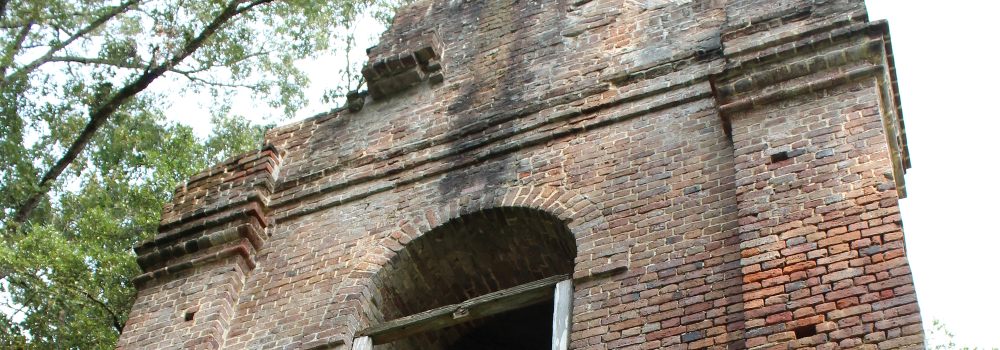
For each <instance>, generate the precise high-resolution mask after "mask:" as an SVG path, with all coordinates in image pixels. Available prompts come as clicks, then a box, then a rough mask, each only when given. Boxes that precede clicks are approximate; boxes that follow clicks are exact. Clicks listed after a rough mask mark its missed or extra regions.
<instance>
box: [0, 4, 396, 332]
mask: <svg viewBox="0 0 1000 350" xmlns="http://www.w3.org/2000/svg"><path fill="white" fill-rule="evenodd" d="M397 5H398V1H396V0H330V1H315V0H199V1H185V0H157V1H153V0H0V48H2V52H0V205H2V207H3V210H2V211H0V225H2V227H0V235H2V239H3V241H4V244H2V245H0V311H2V314H3V317H2V318H0V347H2V348H12V349H17V348H87V349H89V348H111V347H113V346H114V344H115V342H116V341H117V338H118V335H119V334H120V332H121V329H122V327H123V326H124V324H125V322H126V321H127V316H128V312H129V309H130V307H131V305H132V303H133V302H134V299H135V288H134V286H132V285H131V283H130V281H129V280H130V278H131V277H133V276H136V275H138V274H139V272H140V270H139V267H138V265H137V264H136V263H135V256H134V253H133V252H132V251H131V247H132V246H133V245H134V244H135V243H137V242H140V241H142V240H144V239H147V238H149V237H152V235H154V234H155V232H156V228H157V225H158V222H159V216H160V210H161V208H162V206H163V204H164V203H165V202H166V201H168V200H169V199H170V196H171V194H172V192H173V189H174V188H175V187H176V186H177V184H179V183H180V182H182V181H185V180H186V179H187V177H188V176H190V175H191V174H193V173H195V172H197V171H199V170H201V169H204V168H205V167H207V166H209V165H211V164H212V163H215V162H218V161H221V160H222V159H225V158H226V157H229V156H232V155H235V154H238V153H241V152H244V151H247V150H252V149H255V148H258V147H259V146H261V145H260V142H261V141H262V139H263V132H264V131H265V130H266V128H267V127H266V126H261V125H254V124H252V123H250V121H249V120H248V119H246V118H242V117H239V116H231V115H230V114H229V110H230V109H229V103H230V101H231V98H232V96H234V94H236V93H238V92H240V93H251V94H254V95H255V96H257V97H258V98H259V99H260V101H262V103H264V104H267V105H269V106H271V107H275V108H279V109H281V110H282V111H283V114H284V115H286V116H290V115H292V114H294V113H295V111H296V110H298V109H299V108H301V107H303V106H304V105H305V104H306V103H307V102H308V100H307V99H306V98H305V95H304V93H303V92H304V89H305V88H306V87H307V86H308V84H309V75H308V74H307V72H303V71H302V70H301V69H299V68H297V66H296V64H295V62H296V61H298V60H301V59H305V58H311V57H316V56H317V55H319V54H322V53H326V52H330V51H331V50H341V52H343V51H345V50H346V49H350V48H351V47H352V46H353V45H355V44H356V41H355V38H354V37H353V35H352V34H351V33H353V31H352V26H353V25H354V23H355V21H356V20H357V19H358V18H359V16H361V15H369V16H374V17H376V18H378V19H381V20H383V21H387V20H388V19H390V15H391V14H392V13H393V11H394V9H395V6H397ZM357 68H358V67H356V66H351V65H349V64H345V65H343V66H337V67H335V69H336V70H337V72H335V73H336V74H339V75H340V76H341V77H342V79H341V82H340V83H339V85H336V86H332V87H331V90H330V91H331V93H330V94H328V95H327V97H338V96H342V95H343V94H345V93H346V92H347V91H348V90H349V89H351V88H354V87H356V86H359V85H360V83H361V81H360V75H359V74H357ZM323 73H324V74H325V75H327V76H329V75H330V73H331V72H323ZM157 81H165V82H166V84H168V86H169V88H166V89H149V87H150V86H151V85H152V84H154V82H157ZM157 84H159V83H157ZM182 94H208V95H209V96H212V97H213V98H214V99H215V100H216V101H217V103H216V104H214V105H213V106H212V111H213V114H214V115H215V117H213V120H212V122H213V125H214V129H213V131H212V134H211V135H210V136H209V137H208V138H207V139H201V138H199V137H198V136H197V133H196V132H195V131H194V130H192V129H191V128H190V127H187V126H184V125H180V124H178V123H176V122H171V121H169V120H168V119H167V117H166V116H165V113H164V111H165V110H166V108H167V107H168V106H169V105H170V104H171V103H174V102H177V101H171V99H172V98H176V97H177V96H179V95H181V96H182Z"/></svg>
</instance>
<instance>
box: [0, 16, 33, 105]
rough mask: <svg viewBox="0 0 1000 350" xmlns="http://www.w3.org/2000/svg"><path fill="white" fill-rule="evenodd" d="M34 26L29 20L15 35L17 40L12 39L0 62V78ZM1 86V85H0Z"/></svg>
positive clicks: (12, 61) (5, 72)
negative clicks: (11, 43)
mask: <svg viewBox="0 0 1000 350" xmlns="http://www.w3.org/2000/svg"><path fill="white" fill-rule="evenodd" d="M4 5H6V4H4ZM33 25H35V22H34V21H33V20H29V21H28V23H25V24H24V26H22V27H21V31H20V32H18V33H17V38H16V39H14V42H13V45H12V46H11V47H10V48H9V49H8V50H7V54H5V55H4V57H3V62H0V77H2V76H4V75H6V74H7V68H10V65H11V64H13V63H14V55H16V54H17V52H18V51H21V48H22V45H24V39H25V38H27V37H28V33H30V32H31V26H33ZM0 86H2V85H0Z"/></svg>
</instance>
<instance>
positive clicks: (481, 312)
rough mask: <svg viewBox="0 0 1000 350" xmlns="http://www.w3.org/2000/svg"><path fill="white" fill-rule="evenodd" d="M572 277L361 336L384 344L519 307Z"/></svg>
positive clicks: (414, 317) (538, 283)
mask: <svg viewBox="0 0 1000 350" xmlns="http://www.w3.org/2000/svg"><path fill="white" fill-rule="evenodd" d="M569 278H570V277H569V275H557V276H552V277H548V278H544V279H540V280H537V281H534V282H530V283H525V284H522V285H520V286H517V287H513V288H508V289H504V290H501V291H497V292H493V293H490V294H486V295H482V296H478V297H475V298H472V299H469V300H466V301H465V302H462V303H460V304H451V305H448V306H443V307H439V308H437V309H433V310H428V311H424V312H421V313H419V314H414V315H410V316H406V317H403V318H399V319H395V320H392V321H389V322H385V323H382V324H379V325H375V326H372V327H369V328H367V329H365V330H363V331H361V332H360V333H358V336H368V337H371V339H372V341H373V343H374V344H385V343H388V342H391V341H394V340H399V339H403V338H406V337H409V336H411V335H414V334H418V333H423V332H427V331H433V330H437V329H441V328H445V327H450V326H454V325H456V324H459V323H463V322H468V321H472V320H475V319H478V318H482V317H486V316H490V315H496V314H498V313H502V312H506V311H511V310H516V309H520V308H522V307H525V306H529V305H533V304H536V303H539V302H543V301H549V300H552V298H553V291H554V290H555V286H556V284H557V283H559V282H561V281H565V280H569Z"/></svg>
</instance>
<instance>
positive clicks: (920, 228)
mask: <svg viewBox="0 0 1000 350" xmlns="http://www.w3.org/2000/svg"><path fill="white" fill-rule="evenodd" d="M998 10H1000V5H998V2H996V1H987V0H980V1H972V0H956V1H929V0H927V1H914V0H868V11H869V17H870V18H871V20H877V19H887V20H889V27H890V31H891V33H892V47H893V51H894V53H895V56H896V68H897V73H898V78H899V85H900V91H901V95H902V105H903V114H904V120H905V123H906V134H907V138H908V142H909V149H910V156H911V159H912V163H913V168H912V169H910V170H909V173H908V174H907V175H906V188H907V191H908V198H906V199H904V200H902V201H901V207H902V213H903V222H904V224H905V227H904V229H905V235H906V247H907V250H908V253H907V256H908V257H909V261H910V267H911V268H912V271H913V276H914V284H915V285H916V288H917V296H918V298H919V303H920V308H921V313H922V315H923V319H924V325H925V327H929V326H930V324H931V321H932V319H934V318H937V319H940V320H942V321H943V322H945V324H947V325H948V329H949V330H950V331H951V332H952V333H955V334H956V337H955V340H956V343H958V344H959V345H963V344H965V345H969V346H979V347H991V348H992V347H1000V340H998V338H1000V337H998V336H997V335H996V333H994V332H997V329H996V326H997V325H998V322H997V321H996V315H1000V282H997V281H996V279H997V278H998V277H1000V274H998V271H997V267H998V266H1000V264H998V263H997V261H998V256H1000V253H998V249H1000V229H998V225H996V224H995V223H993V222H991V221H989V220H992V219H994V218H998V217H1000V213H997V212H996V210H997V209H998V208H997V204H996V202H997V201H998V200H1000V190H998V187H997V186H996V184H995V183H994V181H995V180H996V178H997V170H998V168H997V164H996V160H997V156H996V151H994V148H995V146H994V145H993V142H994V141H998V139H1000V137H998V136H997V135H996V133H997V132H998V129H1000V115H998V114H1000V113H998V112H997V108H993V109H988V108H987V105H988V104H989V103H997V101H998V100H1000V96H998V95H997V92H998V89H997V88H996V85H995V84H996V82H998V81H1000V74H998V70H997V69H996V68H995V63H996V62H997V59H998V58H997V57H998V55H997V53H998V49H997V45H998V44H1000V40H998V38H997V37H998V36H1000V30H998V29H997V24H998V21H1000V20H998V19H997V17H996V16H997V14H998V13H1000V11H998ZM381 30H382V29H381V28H379V27H378V26H377V25H376V24H375V22H374V21H369V22H367V25H366V28H365V29H360V30H359V33H361V34H360V35H359V36H361V37H367V36H369V35H370V34H371V33H376V32H380V31H381ZM360 46H361V47H367V46H365V45H360ZM369 46H370V45H369ZM355 55H359V56H357V57H358V58H364V51H363V50H359V51H357V52H355ZM326 60H329V58H327V59H326ZM324 63H327V64H324ZM303 67H304V68H306V69H309V71H310V72H311V73H312V76H313V77H314V78H313V81H314V82H316V83H315V84H314V86H313V87H311V88H310V90H309V94H310V96H312V97H313V98H315V100H314V101H315V102H314V103H313V105H312V106H310V107H308V108H306V109H305V110H303V111H301V112H300V113H298V115H297V117H296V118H295V119H296V120H297V119H302V118H306V117H309V116H311V115H315V114H317V113H320V112H323V111H325V110H328V109H329V108H330V106H323V105H319V103H318V97H319V96H320V95H321V94H322V90H323V89H324V88H329V87H330V86H323V85H319V84H322V82H324V81H330V80H331V79H335V78H336V77H335V72H332V71H330V68H329V67H331V65H329V64H328V61H324V60H320V61H317V62H312V63H304V64H303ZM198 100H199V99H198V98H197V97H196V96H189V97H188V98H187V99H186V100H185V101H186V103H185V104H184V105H182V106H181V105H178V106H175V107H174V108H172V109H170V110H168V117H170V118H172V119H174V120H177V121H180V122H182V123H185V124H188V125H191V126H193V127H195V129H196V130H197V131H198V133H199V134H200V135H202V136H204V135H207V134H208V132H209V131H210V126H209V123H208V120H209V118H208V113H207V112H204V111H199V110H198V109H197V108H195V106H196V104H195V103H192V102H191V101H198ZM201 103H210V101H204V100H202V101H201ZM234 112H235V113H238V114H243V115H244V116H246V117H250V118H257V119H258V120H259V114H260V113H259V109H255V108H254V107H252V106H251V105H250V104H249V103H245V104H241V106H237V107H235V108H234ZM272 121H274V120H272ZM277 122H278V123H279V124H284V123H288V122H289V121H277ZM994 254H996V255H994Z"/></svg>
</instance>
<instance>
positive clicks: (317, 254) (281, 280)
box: [119, 0, 923, 349]
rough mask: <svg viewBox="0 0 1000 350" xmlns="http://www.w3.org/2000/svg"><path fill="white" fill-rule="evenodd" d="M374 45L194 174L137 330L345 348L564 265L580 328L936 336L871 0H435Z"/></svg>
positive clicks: (617, 338) (768, 343) (145, 260)
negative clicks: (254, 144) (299, 107)
mask: <svg viewBox="0 0 1000 350" xmlns="http://www.w3.org/2000/svg"><path fill="white" fill-rule="evenodd" d="M369 57H370V60H369V62H368V65H367V66H366V68H365V70H364V71H363V74H364V75H365V77H366V79H367V81H368V86H369V89H370V90H371V91H370V92H367V93H360V94H352V95H351V96H350V97H349V102H348V106H349V108H345V109H340V110H335V111H332V112H330V113H327V114H323V115H319V116H316V117H313V118H310V119H307V120H305V121H302V122H299V123H295V124H291V125H286V126H282V127H278V128H275V129H273V130H270V131H269V132H268V133H267V136H266V140H265V144H267V145H268V147H266V148H265V149H264V150H263V151H261V152H256V153H252V154H248V155H246V156H245V157H241V158H238V159H235V160H231V161H229V162H226V163H224V164H222V165H219V166H217V167H215V168H213V169H209V170H208V171H206V172H205V173H203V174H200V175H198V176H196V177H195V178H194V179H192V181H191V182H189V183H188V184H187V185H186V186H183V187H181V188H179V189H178V193H177V195H176V196H175V200H174V201H173V202H172V203H171V204H169V205H168V206H167V207H166V208H165V209H164V221H163V223H162V224H161V233H160V234H159V235H158V236H157V237H156V239H154V240H152V241H150V242H145V243H143V244H142V245H140V246H138V247H136V252H137V254H138V255H139V261H140V265H141V266H142V267H143V268H144V269H145V270H146V271H147V273H146V274H144V275H142V276H139V277H137V278H136V280H135V282H136V283H137V286H138V287H139V289H140V296H139V300H138V301H137V302H136V305H135V306H134V308H133V311H132V314H131V317H130V319H129V323H128V325H127V327H126V331H125V333H124V334H123V335H122V337H121V340H120V341H119V347H121V348H171V347H173V348H182V347H193V346H194V345H195V344H199V345H200V346H203V347H205V348H231V349H241V348H255V349H257V348H261V349H263V348H267V349H270V348H287V349H349V348H350V347H351V345H352V343H353V341H354V338H355V336H356V335H357V334H358V332H359V331H361V330H362V329H365V328H367V327H370V326H373V325H377V324H380V323H383V322H386V321H388V320H392V319H395V318H398V317H401V316H406V315H409V314H413V313H416V312H420V311H423V310H427V309H431V308H434V307H438V306H442V305H446V304H450V303H455V302H459V301H462V300H466V299H468V298H471V297H475V296H479V295H483V294H486V293H490V292H493V291H497V290H501V289H504V288H509V287H512V286H515V285H518V284H522V283H526V282H530V281H534V280H537V279H541V278H545V277H550V276H554V275H559V274H569V275H571V276H572V277H573V278H574V280H575V293H574V303H573V319H572V320H573V333H572V335H571V344H570V347H571V348H577V349H610V348H614V349H626V348H627V349H640V348H642V349H646V348H670V349H704V348H710V349H744V348H754V349H756V348H774V349H785V348H817V349H833V348H838V347H842V348H856V347H860V348H871V349H874V348H880V349H887V348H920V347H922V341H923V333H922V330H921V323H920V317H919V311H918V308H917V304H916V297H915V294H914V291H913V285H912V281H911V279H910V275H909V267H908V265H907V263H906V257H905V247H904V245H903V240H902V225H901V222H900V216H899V209H898V205H897V200H898V198H900V197H903V196H905V187H904V183H903V173H904V171H905V169H906V168H908V167H909V155H908V152H907V150H906V142H905V141H906V139H905V132H904V128H903V123H902V110H901V108H900V106H899V98H898V89H897V88H896V85H895V73H894V71H893V65H892V51H891V45H890V40H889V37H888V26H887V25H886V24H885V23H878V22H876V23H870V22H868V20H867V15H866V13H865V10H864V4H863V2H861V1H854V0H851V1H847V0H828V1H820V0H816V1H804V0H795V1H792V0H790V1H774V2H772V1H762V0H731V1H725V0H700V1H687V0H676V1H674V0H646V1H623V0H591V1H587V0H576V1H557V2H549V1H545V2H532V1H524V0H521V1H514V0H505V1H451V0H438V1H420V2H417V3H415V4H412V5H409V6H407V7H404V8H403V9H401V10H400V12H399V14H398V15H397V18H396V20H395V23H394V25H393V26H392V29H391V30H390V31H389V32H387V33H385V34H384V35H383V37H382V40H381V44H379V45H378V46H376V47H374V48H372V49H370V51H369ZM192 311H197V312H195V313H194V314H193V320H191V321H185V317H187V316H188V315H189V314H190V312H192ZM487 323H489V321H488V320H480V321H476V322H472V323H469V324H465V325H460V326H456V327H452V328H447V329H444V330H440V331H435V332H429V333H426V334H422V335H419V336H415V337H411V338H409V339H405V340H400V341H395V342H393V343H390V344H384V345H378V346H377V347H378V348H386V349H390V348H392V349H416V348H421V349H432V348H441V349H444V348H448V346H449V345H450V344H455V343H463V344H464V343H465V340H463V339H465V338H463V337H464V336H465V335H468V334H472V332H473V329H474V328H475V327H477V326H480V325H484V324H487Z"/></svg>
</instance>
